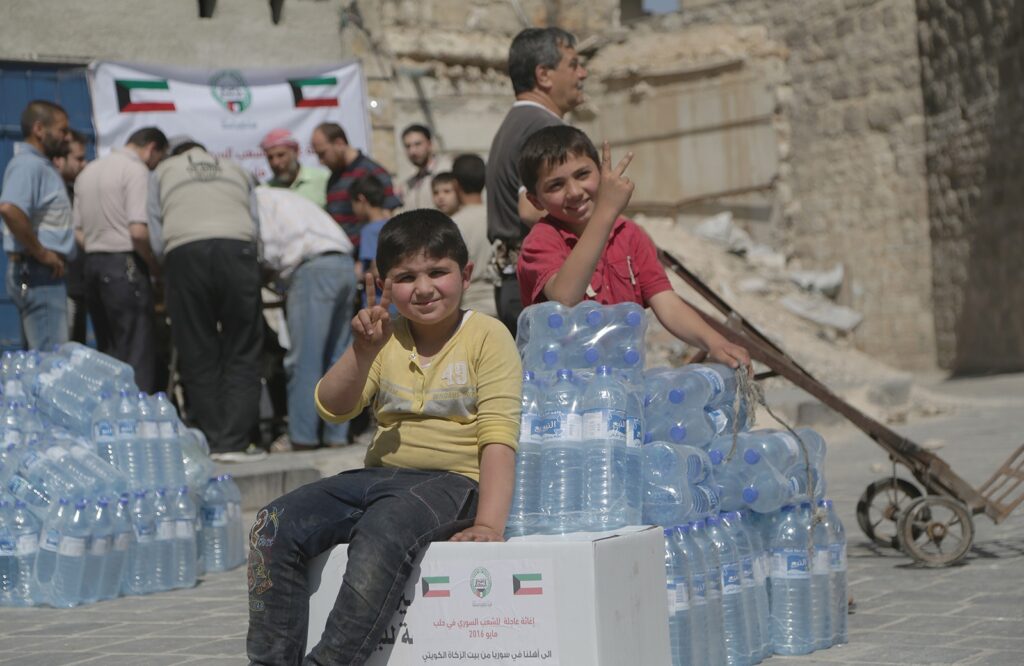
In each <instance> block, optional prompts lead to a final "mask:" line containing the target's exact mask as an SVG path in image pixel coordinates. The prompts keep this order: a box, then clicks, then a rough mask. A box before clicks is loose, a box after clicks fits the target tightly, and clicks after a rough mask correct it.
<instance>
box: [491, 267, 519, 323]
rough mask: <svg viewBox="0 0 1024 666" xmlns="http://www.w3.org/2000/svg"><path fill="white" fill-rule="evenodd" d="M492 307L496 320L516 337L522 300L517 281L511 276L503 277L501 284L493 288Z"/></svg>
mask: <svg viewBox="0 0 1024 666" xmlns="http://www.w3.org/2000/svg"><path fill="white" fill-rule="evenodd" d="M494 306H495V309H497V311H498V319H499V320H500V321H501V323H502V324H505V328H507V329H508V330H509V332H510V333H511V334H512V337H513V338H514V337H516V326H517V323H518V321H519V313H520V312H522V311H523V300H522V296H520V294H519V280H518V279H517V278H516V276H515V275H514V274H513V275H503V276H502V278H501V284H500V285H498V286H497V287H495V288H494Z"/></svg>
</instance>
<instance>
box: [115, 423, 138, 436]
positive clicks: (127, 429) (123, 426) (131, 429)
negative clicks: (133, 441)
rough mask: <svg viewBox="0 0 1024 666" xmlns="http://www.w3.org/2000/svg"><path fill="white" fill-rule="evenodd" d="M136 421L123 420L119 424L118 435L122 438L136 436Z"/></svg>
mask: <svg viewBox="0 0 1024 666" xmlns="http://www.w3.org/2000/svg"><path fill="white" fill-rule="evenodd" d="M135 424H136V421H134V420H132V419H122V420H120V421H118V422H117V434H118V435H121V436H122V437H124V436H126V435H129V436H130V435H134V434H135V430H136V425H135Z"/></svg>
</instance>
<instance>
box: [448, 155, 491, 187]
mask: <svg viewBox="0 0 1024 666" xmlns="http://www.w3.org/2000/svg"><path fill="white" fill-rule="evenodd" d="M486 173H487V167H485V166H484V161H483V159H482V158H481V157H480V156H479V155H473V154H471V153H467V154H465V155H459V156H458V157H456V158H455V161H454V162H452V174H454V175H455V180H456V182H458V184H459V189H461V190H462V191H463V192H465V193H466V194H480V193H481V192H483V191H484V175H485V174H486Z"/></svg>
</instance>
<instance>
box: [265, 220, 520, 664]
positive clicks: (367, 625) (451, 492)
mask: <svg viewBox="0 0 1024 666" xmlns="http://www.w3.org/2000/svg"><path fill="white" fill-rule="evenodd" d="M376 260H377V268H378V271H379V273H380V275H381V277H383V278H384V282H383V285H382V289H383V294H382V297H381V300H380V302H375V301H376V298H375V297H373V296H369V295H372V294H374V285H373V283H372V276H369V275H368V276H367V277H366V280H367V284H366V293H367V294H368V297H369V299H370V300H369V302H368V307H367V308H365V309H363V310H360V311H359V313H358V314H357V315H356V317H355V318H354V319H353V320H352V334H353V343H352V347H351V348H349V350H348V351H346V352H345V354H344V355H343V356H342V357H341V358H340V359H339V360H338V362H337V363H336V364H335V365H334V366H333V367H332V368H331V369H330V370H328V372H327V374H326V375H324V377H323V379H321V380H320V383H319V384H318V385H317V390H316V393H315V396H316V402H317V409H318V411H319V412H320V415H321V416H322V417H323V418H324V419H326V420H327V421H342V420H345V419H348V418H351V417H353V416H355V415H356V414H358V413H359V412H360V411H361V410H362V409H363V407H364V406H366V405H368V404H372V405H373V409H374V413H375V414H376V417H377V424H378V426H377V432H376V434H375V435H374V438H373V442H372V443H371V444H370V448H369V450H368V451H367V454H366V459H365V464H366V467H364V468H363V469H358V470H350V471H347V472H343V473H341V474H339V475H337V476H334V477H331V478H327V479H322V480H320V481H317V482H315V483H311V484H308V485H306V486H303V487H302V488H299V489H297V490H294V491H292V492H291V493H288V494H287V495H284V496H283V497H280V498H278V499H277V500H274V501H273V502H271V503H270V504H269V505H267V506H266V507H265V508H264V509H263V510H262V511H261V512H260V513H259V514H258V516H257V520H256V524H255V525H254V526H253V529H252V532H251V534H250V545H251V551H250V555H249V572H248V573H249V635H248V638H247V643H246V647H247V650H248V654H249V659H250V660H251V663H252V664H265V665H268V666H269V665H271V664H273V665H274V666H280V665H282V664H299V663H312V664H361V663H364V662H365V661H366V660H367V658H368V657H369V655H370V654H371V653H372V652H373V651H374V650H375V649H376V648H377V644H378V642H379V641H380V638H381V636H382V635H383V632H384V630H385V628H386V627H387V625H388V622H389V621H390V619H391V617H392V615H393V613H394V611H395V608H396V607H397V604H398V601H399V599H400V597H401V594H402V591H403V590H404V588H405V585H406V582H407V580H408V577H409V575H410V573H411V572H412V568H413V562H414V561H415V560H416V558H417V556H418V555H419V553H420V552H421V551H422V549H423V548H424V547H425V546H426V545H427V544H428V543H430V542H431V541H437V540H443V539H449V538H450V539H451V540H453V541H501V540H502V534H503V532H504V529H505V520H506V518H507V517H508V510H509V504H510V502H511V498H512V486H513V483H514V470H515V450H516V444H517V442H518V435H519V409H520V391H521V376H522V368H521V366H520V363H519V356H518V353H517V351H516V346H515V342H514V341H513V340H512V337H511V336H510V335H509V333H508V331H507V329H505V327H504V326H503V325H502V324H501V323H500V322H499V321H498V320H496V319H493V318H491V317H488V316H486V315H482V314H480V313H476V312H472V311H465V310H462V309H460V307H459V303H460V300H461V298H462V293H463V291H465V289H466V288H467V287H468V285H469V277H470V275H471V274H472V270H473V265H472V263H471V262H469V260H468V253H467V250H466V246H465V243H464V242H463V240H462V236H461V235H460V234H459V230H458V227H456V226H455V223H454V222H452V221H451V219H450V218H448V216H446V215H444V214H443V213H441V212H439V211H434V210H415V211H409V212H407V213H402V214H401V215H398V216H396V217H394V218H393V219H392V220H391V221H389V222H388V223H387V224H386V225H385V226H384V228H383V229H382V230H381V233H380V238H379V240H378V246H377V258H376ZM392 303H393V304H394V305H395V307H396V308H397V310H398V313H399V315H400V317H398V318H397V319H396V320H394V321H392V319H391V316H390V314H389V313H388V305H389V304H392ZM339 543H347V544H348V566H347V568H346V570H345V577H344V580H343V583H342V588H341V591H340V593H339V595H338V599H337V601H336V602H335V606H334V610H333V611H332V612H331V614H330V616H329V617H328V620H327V627H326V629H325V630H324V633H323V636H322V637H321V640H320V642H319V643H318V644H317V645H316V646H315V647H314V648H313V649H312V651H311V652H310V653H309V656H308V657H307V658H306V661H303V653H304V649H303V648H304V646H305V640H306V631H307V626H306V624H307V620H308V605H307V604H308V597H309V590H308V589H307V585H306V564H307V562H308V561H309V560H310V559H312V558H314V557H316V556H317V555H319V554H320V553H322V552H324V551H326V550H328V549H329V548H331V547H332V546H334V545H336V544H339Z"/></svg>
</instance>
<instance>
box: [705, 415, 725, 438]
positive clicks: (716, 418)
mask: <svg viewBox="0 0 1024 666" xmlns="http://www.w3.org/2000/svg"><path fill="white" fill-rule="evenodd" d="M706 414H707V415H708V417H709V418H710V419H711V424H712V425H713V426H714V427H715V434H716V435H721V434H722V433H723V432H725V431H726V429H728V427H729V417H728V416H726V414H725V410H724V409H709V410H708V411H707V412H706Z"/></svg>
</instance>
